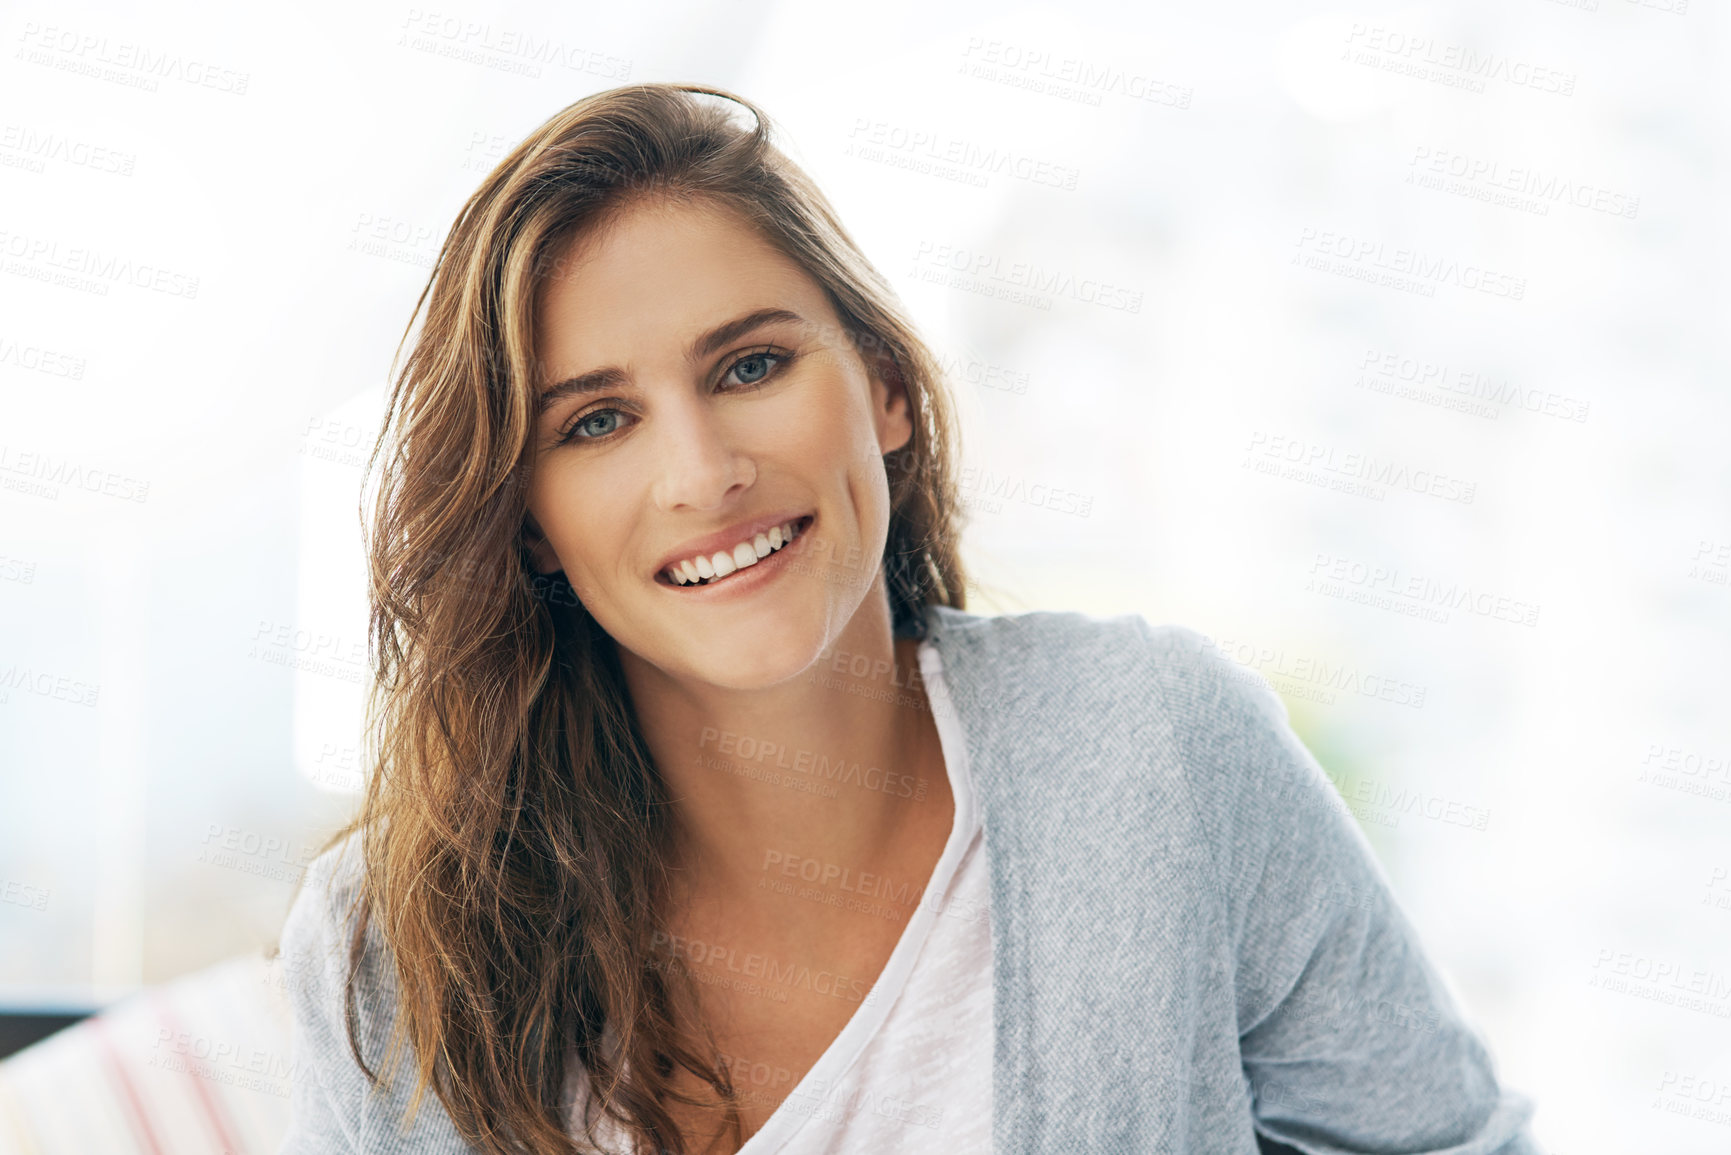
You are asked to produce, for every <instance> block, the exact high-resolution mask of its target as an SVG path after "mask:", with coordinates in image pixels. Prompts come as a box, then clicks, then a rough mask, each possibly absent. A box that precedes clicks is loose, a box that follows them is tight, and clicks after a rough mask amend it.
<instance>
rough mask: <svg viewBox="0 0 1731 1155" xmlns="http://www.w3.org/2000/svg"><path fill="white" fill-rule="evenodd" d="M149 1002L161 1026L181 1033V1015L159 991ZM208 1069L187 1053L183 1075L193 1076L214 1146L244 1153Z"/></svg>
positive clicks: (233, 1153) (228, 1153) (236, 1154)
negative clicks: (214, 1091) (216, 1092)
mask: <svg viewBox="0 0 1731 1155" xmlns="http://www.w3.org/2000/svg"><path fill="white" fill-rule="evenodd" d="M151 1005H152V1006H154V1007H156V1008H157V1015H156V1017H157V1019H158V1020H160V1021H161V1022H162V1024H163V1025H164V1026H166V1027H167V1028H168V1029H169V1030H171V1031H173V1032H174V1033H175V1034H176V1035H178V1034H180V1033H181V1031H180V1017H179V1016H178V1015H176V1014H175V1013H174V1007H173V1006H171V1005H170V1004H169V1002H168V1000H167V999H165V998H163V997H162V995H161V994H160V993H153V994H152V995H151ZM207 1069H208V1067H207V1065H206V1064H204V1063H202V1062H200V1061H199V1060H197V1059H195V1058H193V1057H192V1056H190V1055H188V1056H187V1061H186V1077H187V1078H189V1079H191V1080H192V1090H193V1094H194V1095H195V1096H196V1097H197V1098H198V1101H199V1104H200V1105H201V1106H202V1107H203V1108H204V1117H205V1119H206V1120H207V1121H208V1122H209V1123H210V1129H211V1131H212V1132H213V1133H214V1134H215V1136H216V1144H217V1149H218V1150H220V1151H222V1152H223V1155H246V1152H245V1149H244V1148H243V1147H242V1145H241V1142H240V1140H239V1139H238V1138H236V1137H235V1132H234V1127H233V1125H232V1123H231V1122H230V1120H229V1117H228V1112H226V1111H224V1110H223V1108H222V1104H221V1103H219V1102H217V1099H216V1096H215V1095H213V1094H211V1089H210V1083H211V1081H210V1080H209V1079H207V1078H205V1077H204V1075H203V1074H202V1072H203V1071H205V1070H207Z"/></svg>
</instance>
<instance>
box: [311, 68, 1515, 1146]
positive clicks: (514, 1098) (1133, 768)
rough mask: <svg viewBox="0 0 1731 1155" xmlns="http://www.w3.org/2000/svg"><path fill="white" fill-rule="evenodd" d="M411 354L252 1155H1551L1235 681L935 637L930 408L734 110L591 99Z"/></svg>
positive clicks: (1060, 644) (952, 607)
mask: <svg viewBox="0 0 1731 1155" xmlns="http://www.w3.org/2000/svg"><path fill="white" fill-rule="evenodd" d="M729 102H731V104H730V103H729ZM742 109H743V110H744V111H745V112H748V113H749V114H750V119H749V122H745V120H744V118H743V117H742V116H741V115H740V112H741V110H742ZM423 307H424V308H425V313H426V315H425V320H424V324H423V326H422V328H421V330H420V332H419V334H418V335H417V336H416V337H415V340H414V343H413V347H412V351H411V355H410V356H409V358H408V359H407V361H406V362H405V364H404V366H403V368H402V371H401V374H400V376H399V378H398V380H397V384H396V387H395V390H394V392H393V394H392V398H391V404H390V409H389V414H388V418H387V425H386V429H385V431H384V432H383V434H382V435H381V441H380V453H382V454H383V456H382V459H381V457H379V456H378V455H375V463H377V462H379V461H380V460H382V462H383V474H382V484H381V485H380V486H379V489H378V497H377V508H376V515H375V521H374V524H373V529H372V535H371V542H370V550H371V559H372V582H373V589H372V598H373V640H374V646H375V653H376V662H377V672H378V689H377V696H376V697H375V700H374V712H373V720H374V722H375V724H376V728H375V729H374V732H373V734H374V744H375V752H374V757H375V762H374V765H375V770H374V773H373V775H372V777H371V779H370V781H369V784H368V788H367V793H366V797H365V801H364V804H363V806H362V808H361V810H360V813H359V814H358V816H357V817H356V819H355V821H354V822H353V823H352V824H351V825H350V826H349V827H348V828H347V829H346V830H344V831H342V832H340V833H339V834H338V835H337V836H336V837H335V838H333V840H332V842H331V844H330V846H329V848H328V849H327V850H326V852H325V853H324V854H323V855H321V856H320V858H319V859H318V861H317V862H316V863H315V864H314V866H313V868H312V869H311V870H309V872H308V878H307V884H306V886H305V887H304V888H303V890H302V892H301V894H300V895H299V896H298V897H297V899H296V902H295V905H294V908H293V910H292V911H291V913H290V916H289V920H288V922H287V924H286V926H285V928H284V933H283V941H282V957H283V960H284V965H285V967H286V968H287V970H288V974H289V976H290V984H289V986H290V991H291V1001H292V1005H293V1009H294V1040H295V1051H296V1055H295V1058H296V1063H297V1066H298V1070H299V1072H300V1077H299V1078H298V1079H297V1081H296V1083H295V1090H294V1098H293V1123H292V1129H291V1135H290V1137H289V1139H288V1142H287V1144H286V1145H285V1147H284V1150H285V1151H288V1152H295V1153H299V1152H308V1153H310V1152H330V1151H365V1152H375V1151H390V1152H397V1151H401V1152H410V1151H412V1152H465V1151H477V1152H491V1153H503V1152H536V1153H553V1152H575V1151H583V1150H595V1149H603V1150H610V1151H621V1152H623V1151H635V1152H681V1153H693V1155H695V1153H697V1152H708V1151H722V1152H733V1151H743V1152H746V1153H747V1155H768V1153H769V1152H817V1151H860V1152H878V1151H898V1152H933V1153H935V1152H949V1153H954V1152H976V1151H977V1152H985V1151H988V1150H993V1149H996V1150H999V1151H1005V1152H1009V1151H1017V1152H1019V1151H1032V1150H1041V1151H1066V1152H1069V1151H1106V1150H1111V1151H1137V1152H1141V1151H1170V1152H1198V1153H1201V1152H1208V1153H1214V1152H1247V1153H1254V1152H1257V1151H1258V1150H1259V1149H1260V1150H1288V1149H1290V1148H1285V1147H1282V1146H1280V1144H1281V1143H1283V1142H1284V1143H1290V1144H1292V1145H1293V1146H1294V1147H1296V1148H1298V1149H1301V1150H1304V1151H1307V1152H1318V1153H1320V1152H1347V1151H1352V1152H1396V1151H1399V1152H1417V1151H1443V1150H1447V1151H1449V1152H1451V1153H1454V1155H1491V1153H1492V1152H1501V1153H1503V1155H1524V1153H1531V1152H1533V1151H1534V1150H1535V1149H1534V1148H1533V1147H1532V1146H1531V1143H1530V1140H1529V1139H1528V1138H1527V1137H1526V1133H1525V1130H1524V1127H1525V1123H1526V1120H1527V1118H1528V1116H1529V1115H1530V1113H1531V1111H1532V1105H1531V1104H1530V1103H1529V1102H1528V1101H1527V1100H1526V1099H1525V1098H1524V1097H1522V1096H1520V1095H1518V1094H1516V1093H1514V1092H1512V1091H1505V1090H1502V1089H1500V1088H1499V1086H1498V1084H1497V1081H1496V1079H1495V1077H1494V1073H1493V1069H1492V1065H1491V1061H1490V1058H1489V1056H1488V1055H1487V1054H1486V1052H1485V1050H1484V1048H1483V1046H1482V1045H1481V1044H1480V1042H1479V1040H1478V1038H1477V1036H1476V1035H1475V1034H1474V1032H1473V1031H1472V1030H1471V1028H1470V1027H1469V1026H1468V1025H1467V1024H1466V1023H1465V1021H1464V1020H1463V1018H1462V1017H1461V1015H1460V1013H1459V1012H1458V1011H1457V1009H1456V1008H1455V1006H1454V1003H1453V1002H1452V1000H1451V998H1450V996H1449V994H1448V992H1447V990H1446V987H1445V985H1444V984H1443V982H1442V981H1441V979H1440V978H1439V977H1438V976H1437V974H1436V973H1435V971H1434V970H1433V969H1432V967H1431V966H1430V964H1429V963H1428V962H1427V960H1426V959H1425V957H1424V955H1423V952H1422V950H1421V949H1420V947H1419V944H1418V942H1417V940H1416V937H1415V935H1414V934H1413V931H1412V928H1411V927H1410V925H1409V924H1408V923H1407V921H1406V920H1405V918H1404V917H1403V915H1402V913H1401V911H1400V909H1399V907H1398V906H1397V905H1396V904H1395V902H1394V901H1393V898H1392V896H1391V894H1390V892H1389V890H1388V885H1387V881H1386V879H1385V878H1384V876H1383V875H1382V873H1381V871H1380V868H1379V867H1378V866H1377V865H1376V863H1375V861H1374V859H1373V858H1372V856H1371V854H1370V851H1369V848H1368V845H1367V844H1366V842H1365V841H1364V839H1363V837H1362V835H1360V834H1359V833H1358V831H1357V829H1356V827H1355V826H1354V825H1353V823H1352V821H1351V818H1350V816H1348V815H1346V814H1345V813H1344V812H1343V809H1344V808H1343V807H1342V806H1341V804H1340V803H1339V800H1338V796H1336V795H1334V794H1333V793H1332V788H1331V787H1330V786H1329V785H1328V783H1327V781H1326V779H1325V778H1324V777H1323V776H1322V774H1321V772H1320V770H1319V769H1318V768H1317V766H1316V764H1315V762H1314V760H1312V759H1311V758H1310V756H1309V754H1308V753H1307V752H1306V751H1305V750H1304V748H1303V746H1302V745H1300V744H1299V742H1298V740H1297V739H1296V738H1295V737H1294V736H1293V735H1292V732H1291V730H1290V727H1289V726H1288V725H1287V723H1286V718H1285V715H1284V712H1283V710H1282V708H1281V706H1280V704H1279V701H1278V699H1276V698H1275V697H1274V696H1273V694H1272V692H1271V691H1269V690H1268V688H1267V686H1266V685H1265V684H1263V683H1261V682H1260V681H1256V680H1249V681H1247V680H1246V679H1245V678H1244V677H1243V676H1242V675H1241V674H1240V673H1239V671H1238V669H1237V667H1235V666H1233V665H1232V664H1231V663H1230V662H1227V661H1225V660H1224V659H1222V658H1221V657H1219V656H1218V655H1216V654H1214V653H1213V652H1211V651H1210V650H1209V649H1208V648H1207V647H1206V646H1205V645H1203V644H1202V639H1201V637H1200V635H1198V634H1196V633H1194V632H1192V631H1189V630H1185V629H1182V628H1179V627H1162V628H1159V629H1156V628H1153V627H1150V626H1149V625H1147V623H1145V622H1144V621H1143V620H1142V619H1141V618H1139V617H1136V616H1134V615H1127V616H1123V617H1118V618H1110V619H1099V618H1093V617H1089V616H1086V615H1082V614H1075V613H1029V614H1018V615H1007V616H1001V617H985V616H980V615H976V614H972V613H969V612H967V611H966V609H965V603H964V595H963V590H964V586H965V579H964V575H963V571H962V566H961V564H960V561H959V557H958V552H957V534H958V529H959V517H958V513H959V508H958V502H957V491H956V483H955V479H954V473H953V470H954V465H955V447H954V431H953V429H952V423H951V416H950V407H949V403H948V401H947V399H946V395H945V392H944V384H943V381H942V378H941V374H940V373H939V371H938V368H937V365H936V362H935V361H934V359H933V357H932V355H931V353H930V352H929V351H928V350H927V349H926V347H925V346H924V345H923V344H922V343H921V341H920V339H919V337H918V336H917V335H916V333H915V332H914V329H913V327H912V325H911V324H910V323H909V321H908V319H907V317H906V315H905V313H904V312H903V311H902V309H901V307H900V306H899V304H898V303H897V301H896V298H895V295H894V293H893V291H892V290H891V289H890V287H889V286H888V285H887V283H886V282H885V281H884V279H883V278H882V277H881V276H880V275H879V274H878V273H877V272H876V271H875V270H874V269H873V268H872V267H871V265H870V264H869V263H868V262H867V261H866V260H865V258H864V257H863V256H862V255H861V253H860V252H859V250H858V248H857V247H856V246H855V245H854V243H853V242H852V241H851V239H850V238H849V236H848V234H847V233H846V232H845V231H844V230H843V228H842V227H841V225H840V224H839V222H838V221H837V219H836V217H835V215H834V213H833V211H832V210H831V209H830V207H829V206H828V204H827V203H826V202H825V200H824V198H823V197H822V195H821V194H820V193H819V192H818V191H817V189H816V188H815V187H814V186H813V185H812V183H811V182H810V180H809V179H808V178H807V177H806V176H805V175H804V174H803V173H802V172H801V171H800V170H799V169H798V168H796V167H795V166H794V165H793V164H792V163H791V162H790V161H789V160H788V159H787V158H786V157H785V156H784V155H783V154H782V153H781V152H780V151H779V150H777V149H776V148H775V147H774V146H773V145H772V144H771V142H770V139H769V129H768V125H767V122H766V121H765V118H764V117H763V116H762V115H761V114H760V113H759V112H758V110H757V109H756V108H755V107H753V106H752V105H750V104H749V103H747V102H745V101H743V100H740V99H739V98H738V97H735V96H732V95H730V94H727V93H724V92H720V91H718V90H714V89H705V88H698V87H686V86H671V85H636V86H631V87H626V88H620V89H614V90H612V91H609V92H603V93H600V94H598V95H595V96H591V97H588V98H586V99H584V100H581V101H579V102H577V103H576V104H573V105H572V106H571V107H569V108H567V109H565V110H564V111H562V112H560V113H559V114H558V115H556V116H555V117H553V118H552V119H551V120H549V121H548V122H547V123H546V124H545V125H543V126H542V127H541V128H539V129H538V130H536V131H535V132H534V133H533V134H532V135H531V136H530V137H529V138H528V139H527V140H525V141H524V142H523V143H522V144H521V145H519V146H518V147H517V148H516V149H515V151H513V152H512V153H511V155H510V156H509V157H507V158H506V159H505V160H504V161H503V162H502V163H501V164H500V165H499V167H498V168H497V169H496V170H495V171H494V172H493V173H492V174H491V175H490V176H488V178H487V179H486V181H485V183H483V185H482V186H481V188H480V189H479V191H477V192H476V193H475V194H474V196H473V197H472V198H471V199H470V200H469V202H468V204H467V205H466V206H465V207H464V209H463V211H462V214H461V215H460V217H459V218H458V220H457V223H456V225H455V226H454V228H453V229H452V231H451V235H450V237H449V238H448V240H447V241H446V243H445V246H444V249H443V251H442V252H441V254H440V259H439V262H438V266H437V268H436V269H435V271H434V273H433V276H432V279H431V281H430V283H429V285H428V288H427V290H426V291H425V292H424V293H423V295H422V298H421V302H420V303H419V305H418V306H417V310H416V312H417V315H419V314H420V312H421V309H422V308H423ZM428 1091H431V1092H432V1096H431V1097H429V1096H428V1095H427V1094H426V1092H428Z"/></svg>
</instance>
